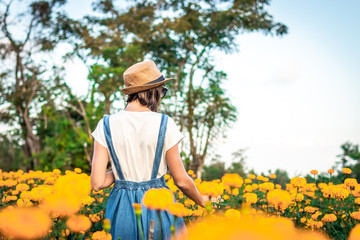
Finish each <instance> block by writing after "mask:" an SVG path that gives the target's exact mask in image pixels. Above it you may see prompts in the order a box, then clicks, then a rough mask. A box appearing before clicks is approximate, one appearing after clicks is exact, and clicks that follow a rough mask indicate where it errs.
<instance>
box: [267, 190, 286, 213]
mask: <svg viewBox="0 0 360 240" xmlns="http://www.w3.org/2000/svg"><path fill="white" fill-rule="evenodd" d="M267 200H268V202H269V204H270V205H272V206H274V207H275V208H276V209H286V208H287V207H288V206H289V204H290V203H291V196H290V193H289V192H287V191H284V190H281V189H275V190H272V191H271V192H268V194H267Z"/></svg>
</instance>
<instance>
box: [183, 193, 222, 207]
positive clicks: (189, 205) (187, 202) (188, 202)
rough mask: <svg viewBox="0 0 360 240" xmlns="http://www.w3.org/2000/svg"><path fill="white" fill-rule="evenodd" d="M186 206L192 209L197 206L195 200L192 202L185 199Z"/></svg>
mask: <svg viewBox="0 0 360 240" xmlns="http://www.w3.org/2000/svg"><path fill="white" fill-rule="evenodd" d="M224 196H225V195H224ZM224 199H225V198H224ZM184 205H185V206H186V207H192V206H194V205H195V202H194V201H193V200H191V199H185V201H184Z"/></svg>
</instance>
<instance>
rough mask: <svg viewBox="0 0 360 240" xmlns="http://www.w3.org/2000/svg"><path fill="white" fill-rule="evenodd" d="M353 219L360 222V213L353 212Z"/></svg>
mask: <svg viewBox="0 0 360 240" xmlns="http://www.w3.org/2000/svg"><path fill="white" fill-rule="evenodd" d="M350 216H351V217H352V218H353V219H356V220H360V212H353V213H351V214H350Z"/></svg>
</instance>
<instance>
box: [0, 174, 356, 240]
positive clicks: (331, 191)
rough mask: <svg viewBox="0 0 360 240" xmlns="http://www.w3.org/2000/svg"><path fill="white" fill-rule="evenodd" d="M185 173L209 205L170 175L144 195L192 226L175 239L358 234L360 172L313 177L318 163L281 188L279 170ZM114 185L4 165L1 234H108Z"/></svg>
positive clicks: (106, 239) (154, 206)
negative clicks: (358, 175)
mask: <svg viewBox="0 0 360 240" xmlns="http://www.w3.org/2000/svg"><path fill="white" fill-rule="evenodd" d="M188 173H189V175H190V176H191V177H193V178H194V181H195V184H196V185H197V187H198V189H199V191H200V192H201V194H202V195H206V196H208V197H209V199H210V201H209V202H208V204H207V206H206V207H205V208H201V207H199V206H197V205H196V204H195V203H194V202H193V201H192V200H190V199H188V198H187V197H186V196H185V195H183V194H182V192H180V191H179V189H178V188H177V187H176V185H175V184H174V181H173V179H172V178H171V177H170V176H168V175H166V176H165V178H166V181H167V185H168V186H169V189H170V190H168V189H151V190H149V191H148V192H146V194H145V196H144V199H143V202H142V205H143V207H147V208H149V209H154V210H156V211H169V212H170V213H171V214H173V215H176V216H178V217H184V219H185V221H186V223H187V232H186V233H185V232H180V233H179V234H176V235H175V234H174V235H173V237H172V238H173V239H176V240H177V239H179V240H180V239H259V240H260V239H269V240H270V239H271V240H272V239H274V240H275V239H276V240H278V239H289V240H290V239H348V240H355V239H360V224H359V223H360V210H359V205H360V185H359V184H358V183H357V181H356V179H353V178H345V179H344V181H343V183H342V184H333V183H332V182H331V179H330V178H329V179H328V181H325V182H316V180H315V176H316V175H317V174H318V171H317V170H311V171H310V173H311V174H312V175H314V179H313V181H311V182H307V181H306V179H305V178H301V177H295V178H292V179H291V181H290V182H289V183H288V184H286V189H282V187H281V186H280V185H277V184H274V183H273V182H272V181H273V180H274V179H276V175H274V174H270V175H269V176H255V175H254V174H249V176H247V178H245V179H243V178H242V177H240V176H239V175H238V174H225V175H224V176H223V177H222V178H221V179H216V180H214V181H201V180H200V179H196V178H195V175H194V173H193V172H191V171H189V172H188ZM328 173H329V174H330V176H331V174H333V173H334V171H333V170H332V169H330V170H329V171H328ZM343 173H344V174H349V173H351V169H344V170H343ZM110 190H111V188H108V189H105V190H102V191H99V192H95V191H93V190H92V189H91V185H90V176H89V175H87V174H85V173H82V172H81V169H78V168H76V169H74V171H70V170H67V171H65V172H64V173H62V172H61V171H60V170H58V169H55V170H53V171H52V172H42V171H29V172H23V171H22V170H18V171H16V172H14V171H10V172H3V171H1V170H0V198H1V203H0V236H1V237H0V239H4V240H5V239H96V240H100V239H104V240H110V239H111V236H110V234H109V230H110V227H111V223H110V222H109V220H108V219H105V218H104V216H105V206H106V201H107V198H108V196H109V193H110ZM171 192H172V193H173V194H171ZM173 196H175V198H176V203H174V198H173ZM141 208H142V206H141V205H140V204H135V205H134V214H136V215H137V216H139V215H141ZM139 224H141V223H139Z"/></svg>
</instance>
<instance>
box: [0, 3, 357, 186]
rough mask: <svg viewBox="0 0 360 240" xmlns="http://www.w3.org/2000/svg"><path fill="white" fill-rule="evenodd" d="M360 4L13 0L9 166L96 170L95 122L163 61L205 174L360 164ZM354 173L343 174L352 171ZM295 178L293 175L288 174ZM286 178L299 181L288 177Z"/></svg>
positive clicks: (190, 149)
mask: <svg viewBox="0 0 360 240" xmlns="http://www.w3.org/2000/svg"><path fill="white" fill-rule="evenodd" d="M357 9H360V3H359V1H356V0H352V1H346V3H344V2H340V1H334V0H330V1H329V0H326V1H325V0H321V1H316V2H314V1H310V0H306V1H285V0H276V1H266V0H265V1H264V0H255V1H254V0H232V1H226V0H198V1H177V0H163V1H161V0H158V1H155V0H154V1H149V0H143V1H125V0H124V1H111V0H101V1H81V2H80V1H64V0H52V1H16V0H14V1H5V0H1V1H0V25H1V30H0V55H1V60H0V61H1V64H0V84H1V85H0V128H1V129H0V133H1V136H0V168H1V169H3V170H5V171H10V170H17V169H24V170H29V169H35V170H36V169H39V170H44V171H49V170H52V169H55V168H58V169H60V170H66V169H74V168H75V167H79V168H81V169H83V170H84V171H85V172H89V171H90V166H91V157H92V151H93V139H92V137H91V132H92V131H93V130H94V129H95V127H96V124H97V123H98V121H99V120H100V119H101V118H102V117H103V116H104V115H105V114H111V113H115V112H117V111H119V110H120V109H122V108H123V107H124V100H125V98H124V96H123V95H122V94H121V93H120V91H119V90H120V89H121V88H122V87H123V79H122V73H123V72H124V70H125V69H126V68H127V67H129V66H131V65H132V64H134V63H135V62H138V61H143V60H149V59H151V60H154V61H155V62H156V63H157V65H158V66H159V68H160V69H161V70H162V72H163V74H164V75H165V76H166V77H169V76H171V77H174V78H175V80H174V81H169V82H168V83H167V85H168V86H167V87H168V88H169V92H168V95H167V97H166V98H164V99H163V101H162V106H161V111H162V112H164V113H166V114H168V115H169V116H171V117H172V118H174V120H175V121H176V123H177V124H178V126H179V128H180V129H181V131H182V132H183V134H184V135H185V139H184V141H183V142H182V145H181V150H182V153H181V156H182V158H183V161H184V164H185V166H186V168H187V169H191V170H194V172H195V173H196V174H197V175H198V177H202V178H204V179H214V178H219V177H221V176H222V175H223V174H224V173H225V172H237V173H239V174H241V175H242V176H244V175H246V174H249V173H256V174H265V175H266V174H269V173H270V172H271V173H276V174H277V175H278V176H282V178H283V179H288V178H289V177H293V176H300V175H301V176H305V175H308V174H309V172H310V170H312V169H317V170H319V172H320V177H321V176H325V175H326V174H327V170H328V169H329V168H334V169H335V170H341V169H342V168H343V167H350V168H352V169H353V172H352V176H353V177H356V178H357V179H358V180H359V179H360V162H359V161H360V153H359V142H360V126H359V122H360V111H359V109H360V94H359V90H360V81H359V80H360V79H359V76H360V67H359V64H360V49H359V46H358V42H360V28H359V26H360V16H359V14H358V12H357ZM338 175H339V176H340V175H341V173H340V172H339V173H338ZM280 180H281V178H280V177H279V181H280ZM284 181H285V180H284Z"/></svg>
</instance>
